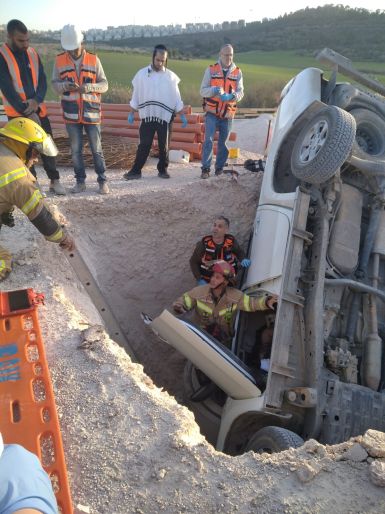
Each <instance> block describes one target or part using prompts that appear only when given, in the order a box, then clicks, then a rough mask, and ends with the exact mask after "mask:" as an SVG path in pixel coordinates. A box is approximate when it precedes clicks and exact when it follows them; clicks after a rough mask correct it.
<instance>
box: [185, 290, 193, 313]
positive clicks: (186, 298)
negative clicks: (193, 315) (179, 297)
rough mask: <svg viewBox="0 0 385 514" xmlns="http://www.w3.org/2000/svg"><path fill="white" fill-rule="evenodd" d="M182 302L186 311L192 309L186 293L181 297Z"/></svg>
mask: <svg viewBox="0 0 385 514" xmlns="http://www.w3.org/2000/svg"><path fill="white" fill-rule="evenodd" d="M183 301H184V304H185V306H186V307H187V309H188V310H190V309H191V307H192V301H191V298H190V296H189V295H188V294H187V293H185V294H184V295H183Z"/></svg>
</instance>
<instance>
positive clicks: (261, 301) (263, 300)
mask: <svg viewBox="0 0 385 514" xmlns="http://www.w3.org/2000/svg"><path fill="white" fill-rule="evenodd" d="M258 309H259V310H260V311H264V310H265V309H266V297H265V296H261V297H260V298H258Z"/></svg>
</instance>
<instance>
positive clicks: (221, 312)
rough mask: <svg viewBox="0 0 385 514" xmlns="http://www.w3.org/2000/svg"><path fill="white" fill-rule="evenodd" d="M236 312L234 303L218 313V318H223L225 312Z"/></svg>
mask: <svg viewBox="0 0 385 514" xmlns="http://www.w3.org/2000/svg"><path fill="white" fill-rule="evenodd" d="M236 310H237V304H236V303H233V304H232V305H231V307H230V306H229V307H227V309H222V310H221V311H219V312H218V314H219V316H223V315H224V314H226V312H234V311H236Z"/></svg>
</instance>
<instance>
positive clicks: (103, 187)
mask: <svg viewBox="0 0 385 514" xmlns="http://www.w3.org/2000/svg"><path fill="white" fill-rule="evenodd" d="M109 192H110V188H109V187H108V184H107V182H105V181H104V182H100V183H99V191H98V193H99V194H100V195H108V193H109Z"/></svg>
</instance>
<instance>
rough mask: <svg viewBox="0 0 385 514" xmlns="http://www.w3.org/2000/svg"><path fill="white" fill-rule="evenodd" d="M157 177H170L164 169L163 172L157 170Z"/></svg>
mask: <svg viewBox="0 0 385 514" xmlns="http://www.w3.org/2000/svg"><path fill="white" fill-rule="evenodd" d="M158 177H160V178H170V175H169V174H168V173H167V171H164V172H163V173H161V172H159V173H158Z"/></svg>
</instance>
